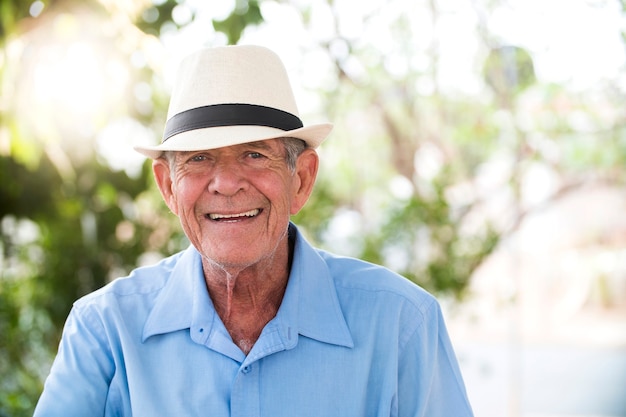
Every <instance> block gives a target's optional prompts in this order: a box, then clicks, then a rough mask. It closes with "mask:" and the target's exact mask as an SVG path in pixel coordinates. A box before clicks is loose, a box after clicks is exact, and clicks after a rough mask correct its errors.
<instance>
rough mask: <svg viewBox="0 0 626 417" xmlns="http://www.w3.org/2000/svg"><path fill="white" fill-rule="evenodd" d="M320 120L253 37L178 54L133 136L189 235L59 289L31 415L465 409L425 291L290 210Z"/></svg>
mask: <svg viewBox="0 0 626 417" xmlns="http://www.w3.org/2000/svg"><path fill="white" fill-rule="evenodd" d="M331 127H332V126H331V125H330V124H319V125H314V126H308V127H304V126H303V124H302V122H301V121H300V118H299V117H298V110H297V107H296V104H295V100H294V98H293V93H292V91H291V87H290V85H289V81H288V78H287V74H286V72H285V69H284V67H283V64H282V63H281V61H280V59H279V58H278V57H277V56H276V55H275V54H274V53H273V52H271V51H269V50H268V49H265V48H262V47H258V46H232V47H221V48H213V49H204V50H201V51H199V52H197V53H195V54H193V55H191V56H190V57H188V58H187V59H185V60H184V61H183V63H182V65H181V69H180V71H179V76H178V78H177V81H176V84H175V86H174V89H173V93H172V99H171V103H170V109H169V114H168V121H167V124H166V129H165V134H164V139H163V142H162V143H161V144H160V145H158V146H146V147H139V148H136V149H137V150H138V151H139V152H141V153H143V154H145V155H146V156H148V157H150V158H152V159H153V171H154V177H155V179H156V182H157V184H158V186H159V189H160V191H161V194H162V196H163V199H164V200H165V203H166V204H167V206H168V207H169V208H170V210H171V211H172V212H173V213H174V214H176V215H177V216H178V217H179V219H180V222H181V225H182V227H183V230H184V231H185V234H186V235H187V237H188V238H189V240H190V241H191V246H190V247H189V248H188V249H187V250H185V251H183V252H181V253H178V254H175V255H173V256H171V257H169V258H167V259H164V260H163V261H161V262H160V263H158V264H156V265H154V266H150V267H144V268H138V269H136V270H134V271H133V272H132V273H131V274H130V276H129V277H126V278H121V279H118V280H115V281H114V282H112V283H111V284H109V285H107V286H106V287H104V288H102V289H100V290H98V291H96V292H94V293H92V294H90V295H88V296H86V297H84V298H82V299H81V300H79V301H77V302H76V303H75V305H74V307H73V309H72V312H71V313H70V316H69V318H68V320H67V323H66V326H65V329H64V333H63V337H62V340H61V344H60V347H59V352H58V355H57V358H56V360H55V362H54V364H53V366H52V369H51V371H50V375H49V377H48V378H47V380H46V384H45V387H44V392H43V394H42V396H41V398H40V401H39V403H38V405H37V409H36V411H35V416H59V417H61V416H63V417H68V416H81V417H83V416H131V415H132V416H177V417H178V416H219V417H222V416H224V417H225V416H242V417H243V416H245V417H252V416H268V417H269V416H271V417H280V416H289V417H293V416H299V417H301V416H315V417H320V416H338V417H347V416H354V417H357V416H359V417H361V416H425V417H444V416H445V417H468V416H472V411H471V408H470V406H469V403H468V400H467V397H466V394H465V388H464V385H463V381H462V378H461V375H460V372H459V368H458V365H457V361H456V359H455V355H454V352H453V350H452V347H451V345H450V341H449V338H448V335H447V333H446V328H445V324H444V321H443V318H442V315H441V311H440V308H439V305H438V304H437V302H436V301H435V299H434V298H433V297H432V296H431V295H429V294H428V293H426V292H425V291H423V290H422V289H420V288H419V287H417V286H415V285H414V284H412V283H411V282H409V281H408V280H406V279H404V278H402V277H400V276H398V275H396V274H395V273H393V272H391V271H389V270H387V269H385V268H382V267H379V266H376V265H372V264H368V263H365V262H363V261H360V260H356V259H350V258H345V257H339V256H336V255H333V254H330V253H327V252H324V251H321V250H319V249H315V248H313V247H312V246H311V245H310V244H309V243H308V242H307V241H306V240H305V239H304V238H303V236H302V235H301V234H300V233H299V231H298V229H297V227H296V226H295V225H294V224H292V223H290V216H291V215H293V214H296V213H297V212H298V211H299V210H300V209H301V208H302V206H303V205H304V204H305V202H306V201H307V199H308V197H309V195H310V194H311V191H312V189H313V184H314V182H315V177H316V174H317V169H318V156H317V153H316V151H315V148H316V147H317V146H318V145H319V144H320V143H321V142H322V141H323V140H324V139H325V138H326V136H327V135H328V133H329V132H330V130H331Z"/></svg>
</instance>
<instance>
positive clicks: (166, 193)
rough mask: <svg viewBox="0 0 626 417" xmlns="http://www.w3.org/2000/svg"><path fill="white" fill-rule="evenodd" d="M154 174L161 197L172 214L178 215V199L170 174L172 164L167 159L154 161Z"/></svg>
mask: <svg viewBox="0 0 626 417" xmlns="http://www.w3.org/2000/svg"><path fill="white" fill-rule="evenodd" d="M152 173H153V174H154V179H155V180H156V183H157V185H158V186H159V191H161V196H162V197H163V200H164V201H165V204H167V207H168V208H169V209H170V210H171V211H172V213H174V214H176V215H178V209H177V205H176V197H175V194H174V189H173V186H174V183H173V182H172V175H171V174H170V164H169V162H168V161H167V160H166V159H165V158H158V159H155V160H154V161H152Z"/></svg>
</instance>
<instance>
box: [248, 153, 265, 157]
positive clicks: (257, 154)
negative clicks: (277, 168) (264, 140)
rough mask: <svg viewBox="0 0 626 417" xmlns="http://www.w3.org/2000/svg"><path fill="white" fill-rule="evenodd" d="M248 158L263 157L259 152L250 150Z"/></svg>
mask: <svg viewBox="0 0 626 417" xmlns="http://www.w3.org/2000/svg"><path fill="white" fill-rule="evenodd" d="M248 158H252V159H260V158H263V155H262V154H261V153H259V152H250V153H249V154H248Z"/></svg>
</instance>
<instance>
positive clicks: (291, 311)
mask: <svg viewBox="0 0 626 417" xmlns="http://www.w3.org/2000/svg"><path fill="white" fill-rule="evenodd" d="M290 234H293V235H294V236H295V245H294V256H293V263H292V266H291V273H290V277H289V282H288V284H287V289H286V291H285V296H284V298H283V302H282V304H281V306H280V308H279V311H278V313H277V314H276V317H275V318H274V319H273V320H272V321H271V322H270V323H268V326H267V328H266V329H265V330H264V333H266V331H267V333H268V334H270V333H272V334H273V335H274V336H273V337H276V336H277V337H279V338H280V339H281V341H282V343H281V344H282V345H283V346H284V348H287V349H289V348H292V347H295V345H296V343H297V342H296V340H297V338H293V337H292V335H295V334H293V332H297V333H298V334H300V335H302V336H305V337H308V338H311V339H315V340H318V341H320V342H324V343H330V344H336V345H340V346H346V347H353V346H354V343H353V341H352V337H351V335H350V331H349V330H348V326H347V324H346V321H345V319H344V316H343V313H342V311H341V306H340V304H339V300H338V297H337V292H336V290H335V286H334V282H333V279H332V276H331V273H330V271H329V270H328V266H327V264H326V262H325V261H324V260H323V259H322V257H321V256H320V255H319V253H318V251H317V250H316V249H315V248H313V247H312V246H311V245H310V244H309V243H308V242H307V241H306V240H305V239H304V237H303V236H302V235H301V233H300V231H299V230H298V229H297V227H296V226H295V225H293V224H291V225H290ZM190 307H191V308H190ZM217 324H219V325H217ZM184 329H192V338H193V339H194V340H195V341H197V342H200V343H203V341H204V343H205V344H206V343H207V340H208V339H209V338H210V337H211V336H210V335H211V334H212V333H215V332H219V333H224V330H225V329H223V324H221V321H220V320H219V317H218V316H217V314H216V312H215V309H214V308H213V303H212V302H211V298H210V297H209V294H208V291H207V289H206V285H205V283H204V276H203V273H202V263H201V258H200V254H199V253H198V252H197V251H196V249H195V248H194V247H192V246H191V247H189V248H188V249H187V250H185V251H184V252H183V253H182V254H181V255H180V258H179V259H178V262H176V265H175V266H174V268H173V269H172V270H171V276H170V278H169V279H168V280H167V283H166V285H165V287H164V288H163V290H162V291H161V293H160V294H159V296H158V298H157V300H156V302H155V305H154V307H153V308H152V311H151V312H150V314H149V316H148V319H147V320H146V323H145V326H144V329H143V336H142V341H145V340H146V339H148V338H149V337H151V336H154V335H157V334H164V333H170V332H175V331H178V330H184ZM196 331H201V332H202V340H199V338H200V336H198V335H196V334H195V332H196ZM222 336H226V335H224V334H222ZM262 337H263V335H262V336H261V338H262ZM261 338H260V339H261ZM211 340H215V337H211ZM259 342H261V340H259Z"/></svg>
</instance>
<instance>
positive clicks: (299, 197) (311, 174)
mask: <svg viewBox="0 0 626 417" xmlns="http://www.w3.org/2000/svg"><path fill="white" fill-rule="evenodd" d="M318 166H319V157H318V156H317V152H315V150H314V149H311V148H308V149H305V150H304V151H303V152H302V153H301V154H300V155H299V156H298V159H297V161H296V172H295V174H294V175H295V178H294V187H295V188H294V194H293V197H292V200H291V214H292V215H294V214H297V213H298V212H299V211H300V209H301V208H302V207H303V206H304V204H305V203H306V202H307V200H308V199H309V196H310V195H311V192H312V191H313V185H314V184H315V178H317V169H318Z"/></svg>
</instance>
